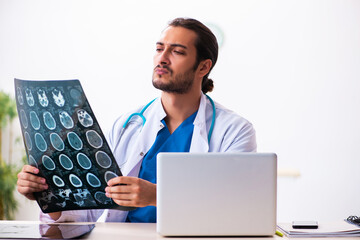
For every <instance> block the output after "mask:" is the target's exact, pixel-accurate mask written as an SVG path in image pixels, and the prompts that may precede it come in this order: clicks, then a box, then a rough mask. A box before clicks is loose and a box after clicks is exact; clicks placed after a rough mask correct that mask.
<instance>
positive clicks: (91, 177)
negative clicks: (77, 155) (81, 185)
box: [86, 173, 101, 187]
mask: <svg viewBox="0 0 360 240" xmlns="http://www.w3.org/2000/svg"><path fill="white" fill-rule="evenodd" d="M86 180H87V182H88V183H89V184H90V185H91V186H92V187H100V186H101V182H100V180H99V179H98V177H97V176H95V175H94V174H92V173H87V174H86Z"/></svg>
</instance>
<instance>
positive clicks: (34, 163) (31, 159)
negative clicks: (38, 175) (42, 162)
mask: <svg viewBox="0 0 360 240" xmlns="http://www.w3.org/2000/svg"><path fill="white" fill-rule="evenodd" d="M28 162H29V164H30V165H31V166H34V167H36V168H37V167H38V164H37V162H36V161H35V159H34V157H33V156H31V155H29V159H28Z"/></svg>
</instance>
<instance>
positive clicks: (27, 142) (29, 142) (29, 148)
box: [24, 132, 32, 151]
mask: <svg viewBox="0 0 360 240" xmlns="http://www.w3.org/2000/svg"><path fill="white" fill-rule="evenodd" d="M24 135H25V143H26V147H27V149H28V150H29V151H31V149H32V141H31V138H30V135H29V133H28V132H25V134H24Z"/></svg>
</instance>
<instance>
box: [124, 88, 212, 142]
mask: <svg viewBox="0 0 360 240" xmlns="http://www.w3.org/2000/svg"><path fill="white" fill-rule="evenodd" d="M205 96H206V97H207V98H208V99H209V101H210V103H211V106H212V110H213V115H212V120H211V125H210V129H209V134H208V143H209V144H210V139H211V135H212V132H213V129H214V125H215V117H216V110H215V103H214V101H213V100H212V99H211V97H209V96H208V95H206V94H205ZM155 100H156V98H155V99H153V100H152V101H150V102H149V103H148V104H146V105H145V106H144V107H143V109H141V111H140V112H136V113H132V114H131V115H130V116H129V117H128V118H127V119H126V121H125V123H124V124H123V126H122V130H121V133H120V136H121V135H122V134H123V132H124V131H125V129H126V127H127V126H128V124H129V122H130V120H131V119H132V118H133V117H135V116H139V117H140V118H141V119H142V126H144V124H145V122H146V118H145V116H144V112H145V111H146V109H147V108H148V107H149V106H150V105H151V104H152V103H153V102H154V101H155Z"/></svg>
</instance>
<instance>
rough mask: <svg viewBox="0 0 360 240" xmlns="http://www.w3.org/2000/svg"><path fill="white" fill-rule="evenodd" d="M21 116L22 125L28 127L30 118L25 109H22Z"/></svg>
mask: <svg viewBox="0 0 360 240" xmlns="http://www.w3.org/2000/svg"><path fill="white" fill-rule="evenodd" d="M19 116H20V122H21V124H22V126H23V127H24V128H25V129H26V128H27V127H28V120H27V117H26V113H25V111H24V110H22V109H21V110H20V114H19Z"/></svg>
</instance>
